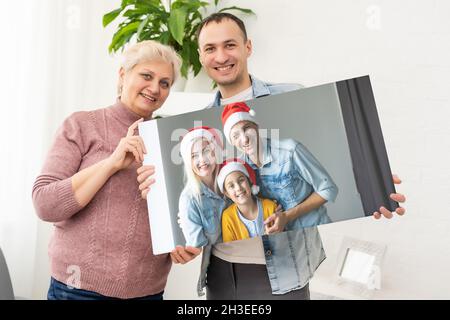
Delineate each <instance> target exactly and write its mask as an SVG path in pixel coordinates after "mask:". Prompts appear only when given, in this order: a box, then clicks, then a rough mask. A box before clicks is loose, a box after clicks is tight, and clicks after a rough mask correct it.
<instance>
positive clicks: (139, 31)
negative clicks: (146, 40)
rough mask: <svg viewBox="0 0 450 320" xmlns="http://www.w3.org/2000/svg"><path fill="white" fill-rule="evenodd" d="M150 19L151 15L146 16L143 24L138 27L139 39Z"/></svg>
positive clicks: (137, 35)
mask: <svg viewBox="0 0 450 320" xmlns="http://www.w3.org/2000/svg"><path fill="white" fill-rule="evenodd" d="M149 20H150V17H147V18H145V19H144V20H143V21H142V22H141V24H140V25H139V28H138V29H137V32H136V37H137V38H138V39H139V37H140V36H141V33H142V30H144V28H145V26H146V25H147V24H148V21H149Z"/></svg>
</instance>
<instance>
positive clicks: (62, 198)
mask: <svg viewBox="0 0 450 320" xmlns="http://www.w3.org/2000/svg"><path fill="white" fill-rule="evenodd" d="M88 122H89V119H87V113H86V112H77V113H74V114H73V115H71V116H70V117H69V118H67V119H66V120H65V121H64V123H63V124H62V126H61V127H60V128H59V129H58V131H57V134H56V139H55V141H54V143H53V145H52V147H51V149H50V151H49V153H48V155H47V158H46V160H45V163H44V166H43V169H42V172H41V174H40V175H39V176H38V177H37V178H36V181H35V183H34V185H33V192H32V197H33V204H34V207H35V210H36V213H37V215H38V216H39V218H41V219H42V220H44V221H48V222H60V221H64V220H67V219H69V218H70V217H71V216H73V215H74V214H75V213H77V212H78V211H80V210H81V209H82V206H80V204H78V202H77V201H76V199H75V193H74V191H73V189H72V176H73V175H74V174H75V173H77V172H78V170H79V168H80V164H81V160H82V157H83V154H84V150H85V147H84V145H83V136H84V135H86V132H82V128H81V127H80V124H81V123H88Z"/></svg>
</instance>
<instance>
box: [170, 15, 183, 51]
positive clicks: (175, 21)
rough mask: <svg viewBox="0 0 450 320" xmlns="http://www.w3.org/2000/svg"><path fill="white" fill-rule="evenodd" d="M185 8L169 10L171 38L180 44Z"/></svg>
mask: <svg viewBox="0 0 450 320" xmlns="http://www.w3.org/2000/svg"><path fill="white" fill-rule="evenodd" d="M186 17H187V13H186V10H184V9H182V8H179V9H174V10H172V11H170V18H169V29H170V33H171V34H172V36H173V38H174V39H175V40H176V41H177V42H178V43H179V44H180V45H183V38H184V34H185V31H184V27H185V26H186Z"/></svg>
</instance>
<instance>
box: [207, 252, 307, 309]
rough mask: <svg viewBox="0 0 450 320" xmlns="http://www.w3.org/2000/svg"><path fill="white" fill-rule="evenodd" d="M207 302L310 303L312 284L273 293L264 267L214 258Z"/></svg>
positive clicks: (212, 259) (209, 270) (210, 265)
mask: <svg viewBox="0 0 450 320" xmlns="http://www.w3.org/2000/svg"><path fill="white" fill-rule="evenodd" d="M206 299H207V300H309V299H310V296H309V285H306V286H304V287H303V288H301V289H298V290H294V291H291V292H288V293H286V294H281V295H279V294H272V289H271V287H270V281H269V276H268V274H267V268H266V266H265V265H263V264H247V263H231V262H228V261H225V260H222V259H220V258H218V257H216V256H214V255H211V261H210V264H209V266H208V273H207V277H206Z"/></svg>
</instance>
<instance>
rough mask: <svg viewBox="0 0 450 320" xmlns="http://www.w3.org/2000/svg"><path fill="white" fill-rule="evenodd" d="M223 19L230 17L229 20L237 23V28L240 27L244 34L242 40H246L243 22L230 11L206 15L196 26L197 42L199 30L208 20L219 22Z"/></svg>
mask: <svg viewBox="0 0 450 320" xmlns="http://www.w3.org/2000/svg"><path fill="white" fill-rule="evenodd" d="M223 19H230V20H232V21H234V22H235V23H236V24H237V25H238V27H239V29H241V31H242V34H243V36H244V41H247V30H246V29H245V24H244V22H243V21H242V20H241V19H239V18H238V17H236V16H235V15H233V14H231V13H227V12H218V13H213V14H211V15H210V16H208V17H206V18H205V19H203V20H202V22H201V23H200V25H199V26H198V29H197V33H196V36H197V42H198V37H199V35H200V32H201V31H202V29H203V28H204V27H205V26H206V25H208V24H209V23H210V22H213V21H214V22H215V23H220V22H222V20H223Z"/></svg>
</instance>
